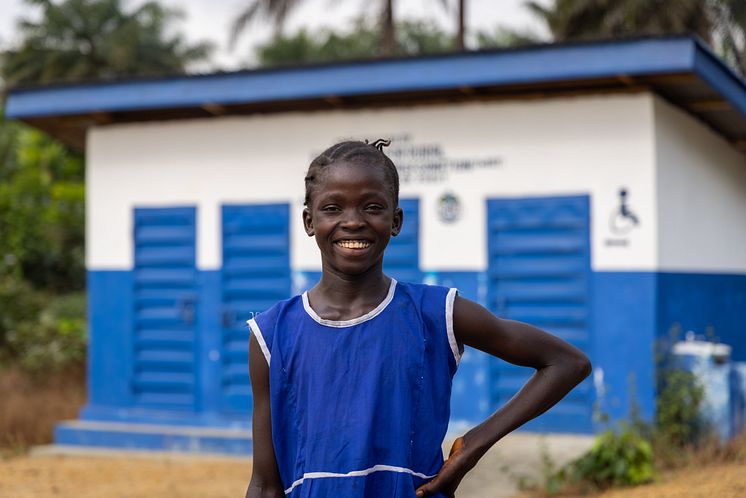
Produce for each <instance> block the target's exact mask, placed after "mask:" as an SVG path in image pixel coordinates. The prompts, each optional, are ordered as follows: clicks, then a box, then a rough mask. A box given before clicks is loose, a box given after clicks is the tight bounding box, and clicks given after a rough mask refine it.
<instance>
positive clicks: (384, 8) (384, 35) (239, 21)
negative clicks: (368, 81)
mask: <svg viewBox="0 0 746 498" xmlns="http://www.w3.org/2000/svg"><path fill="white" fill-rule="evenodd" d="M380 1H381V4H380V9H381V10H380V26H381V27H380V31H381V36H380V37H379V47H378V49H377V50H375V53H377V54H379V55H382V56H392V55H394V54H397V53H401V52H398V48H399V44H398V40H397V28H398V27H399V24H398V23H396V22H395V21H394V0H380ZM438 1H439V2H440V3H441V5H442V6H443V7H445V8H447V7H448V0H438ZM301 3H302V0H251V3H249V4H248V5H247V6H246V8H245V9H244V10H243V11H242V12H241V13H240V14H239V15H238V17H236V20H235V21H234V22H233V27H232V29H231V38H230V44H231V45H232V46H235V44H236V41H237V40H238V38H239V37H240V36H241V33H242V32H243V30H244V29H246V27H247V26H248V25H249V23H250V22H251V21H253V20H254V19H256V18H257V17H259V16H261V17H264V18H265V19H269V20H271V21H272V22H273V24H274V25H275V36H274V39H273V41H271V42H270V44H272V43H275V42H278V41H279V40H284V41H290V40H292V39H293V38H294V37H293V36H291V37H286V36H284V35H283V34H282V27H283V25H284V23H285V20H286V19H287V16H288V15H289V14H290V12H291V11H292V10H294V9H296V8H297V7H298V6H299V5H300V4H301ZM458 6H459V7H458V20H459V24H458V26H459V28H458V35H457V46H458V47H459V48H460V49H462V50H463V49H464V12H465V0H458ZM305 36H307V34H306V35H305ZM405 36H406V35H405ZM301 38H302V36H301V37H298V38H296V39H295V42H300V41H301ZM449 48H451V47H445V48H444V50H448V49H449ZM371 53H373V52H371Z"/></svg>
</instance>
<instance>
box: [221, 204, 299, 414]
mask: <svg viewBox="0 0 746 498" xmlns="http://www.w3.org/2000/svg"><path fill="white" fill-rule="evenodd" d="M289 211H290V209H289V206H288V205H287V204H261V205H240V206H223V210H222V215H223V270H222V306H223V312H222V313H223V316H222V329H221V335H222V351H221V355H220V356H221V368H222V384H221V386H220V390H221V393H222V397H221V398H222V410H223V411H225V412H229V413H249V412H250V411H251V386H250V384H249V368H248V365H249V329H248V327H247V326H246V320H247V319H249V318H251V317H252V316H253V315H254V314H255V313H259V312H262V311H264V310H266V309H267V308H269V307H270V306H272V305H273V304H275V303H276V302H277V301H280V300H282V299H287V298H288V297H290V289H291V279H290V233H289V225H290V218H289Z"/></svg>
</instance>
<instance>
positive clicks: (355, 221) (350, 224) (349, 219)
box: [342, 209, 365, 230]
mask: <svg viewBox="0 0 746 498" xmlns="http://www.w3.org/2000/svg"><path fill="white" fill-rule="evenodd" d="M364 223H365V222H364V221H363V217H362V214H361V213H359V212H358V210H357V209H349V210H346V211H345V215H344V217H343V219H342V226H343V227H344V228H347V229H351V230H354V229H356V228H360V227H362V226H363V225H364Z"/></svg>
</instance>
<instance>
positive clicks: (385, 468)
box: [285, 465, 435, 495]
mask: <svg viewBox="0 0 746 498" xmlns="http://www.w3.org/2000/svg"><path fill="white" fill-rule="evenodd" d="M373 472H401V473H403V474H411V475H413V476H417V477H421V478H422V479H432V478H433V477H435V475H431V476H428V475H425V474H422V473H420V472H415V471H414V470H412V469H407V468H404V467H395V466H393V465H374V466H373V467H370V468H367V469H364V470H353V471H352V472H347V473H346V474H337V473H336V472H306V473H304V474H303V477H301V478H300V479H298V480H296V481H295V482H293V484H292V485H291V486H290V487H289V488H288V489H286V490H285V494H286V495H289V494H290V493H292V492H293V490H294V489H295V488H296V487H298V486H300V485H301V484H303V481H305V480H306V479H324V478H328V477H362V476H367V475H369V474H372V473H373Z"/></svg>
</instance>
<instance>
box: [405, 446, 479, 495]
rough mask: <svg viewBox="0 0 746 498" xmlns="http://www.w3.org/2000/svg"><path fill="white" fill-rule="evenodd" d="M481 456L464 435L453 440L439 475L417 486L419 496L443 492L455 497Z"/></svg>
mask: <svg viewBox="0 0 746 498" xmlns="http://www.w3.org/2000/svg"><path fill="white" fill-rule="evenodd" d="M480 457H481V455H480V454H478V453H476V452H475V451H474V450H473V449H472V448H470V445H469V444H467V442H466V440H465V439H464V438H463V437H459V438H458V439H456V441H454V442H453V446H451V451H450V453H449V454H448V459H447V460H446V461H445V462H444V463H443V466H442V467H441V468H440V470H439V471H438V475H436V476H435V477H433V479H432V480H431V481H430V482H428V483H426V484H423V485H422V486H420V487H419V488H417V492H416V494H417V498H424V497H426V496H434V495H435V494H436V493H443V494H444V495H446V496H447V497H448V498H454V497H455V493H456V488H458V485H459V484H461V479H463V478H464V476H465V475H466V473H467V472H469V471H470V470H471V469H473V468H474V466H475V465H476V464H477V462H478V461H479V458H480Z"/></svg>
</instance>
